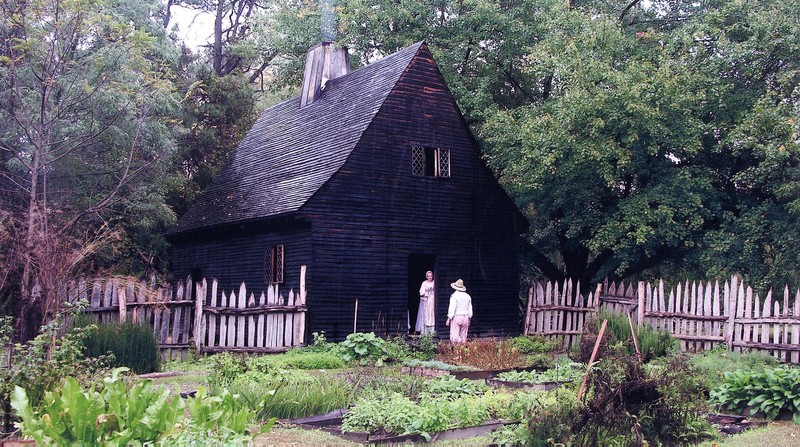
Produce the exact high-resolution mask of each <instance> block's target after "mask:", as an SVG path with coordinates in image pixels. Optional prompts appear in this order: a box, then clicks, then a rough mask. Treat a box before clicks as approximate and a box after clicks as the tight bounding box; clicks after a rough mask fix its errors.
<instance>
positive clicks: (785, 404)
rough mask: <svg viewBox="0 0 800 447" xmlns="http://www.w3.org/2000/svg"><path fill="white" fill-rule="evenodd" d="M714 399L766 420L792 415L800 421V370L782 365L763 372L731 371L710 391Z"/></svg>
mask: <svg viewBox="0 0 800 447" xmlns="http://www.w3.org/2000/svg"><path fill="white" fill-rule="evenodd" d="M711 402H712V403H714V404H718V405H720V406H721V407H723V408H725V409H728V410H732V411H735V412H737V413H752V414H760V415H763V416H764V417H766V418H767V419H771V420H774V419H778V418H783V419H787V418H791V419H792V420H793V421H794V422H795V423H798V424H800V369H798V368H796V367H789V366H780V367H777V368H766V369H762V370H760V371H730V372H726V373H725V378H724V380H723V382H722V385H721V386H720V387H719V388H717V389H716V390H713V391H711Z"/></svg>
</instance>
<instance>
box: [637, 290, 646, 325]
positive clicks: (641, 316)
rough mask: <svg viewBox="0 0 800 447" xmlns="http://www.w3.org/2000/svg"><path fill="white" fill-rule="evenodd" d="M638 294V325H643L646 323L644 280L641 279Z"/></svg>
mask: <svg viewBox="0 0 800 447" xmlns="http://www.w3.org/2000/svg"><path fill="white" fill-rule="evenodd" d="M636 294H637V296H638V298H639V307H638V309H636V319H637V320H638V321H637V322H636V325H637V326H641V325H642V324H643V323H644V281H639V284H638V287H637V290H636Z"/></svg>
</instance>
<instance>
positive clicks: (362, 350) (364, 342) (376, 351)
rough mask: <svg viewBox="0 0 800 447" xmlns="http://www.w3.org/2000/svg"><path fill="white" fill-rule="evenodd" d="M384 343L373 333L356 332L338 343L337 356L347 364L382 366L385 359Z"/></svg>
mask: <svg viewBox="0 0 800 447" xmlns="http://www.w3.org/2000/svg"><path fill="white" fill-rule="evenodd" d="M385 345H386V341H385V340H384V339H382V338H380V337H378V336H377V335H375V333H374V332H368V333H365V332H356V333H354V334H350V335H348V336H347V338H345V340H344V341H343V342H341V343H339V355H340V356H341V357H342V360H344V361H345V362H347V363H358V364H361V365H368V364H375V365H376V366H381V365H383V362H384V361H385V360H386V359H387V354H386V350H385V349H384V347H385Z"/></svg>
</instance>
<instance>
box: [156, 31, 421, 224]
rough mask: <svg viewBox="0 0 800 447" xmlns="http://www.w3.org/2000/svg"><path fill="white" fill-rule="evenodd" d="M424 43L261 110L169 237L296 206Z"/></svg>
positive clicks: (339, 161) (341, 156)
mask: <svg viewBox="0 0 800 447" xmlns="http://www.w3.org/2000/svg"><path fill="white" fill-rule="evenodd" d="M423 45H425V44H424V43H423V42H418V43H416V44H414V45H411V46H410V47H407V48H404V49H402V50H400V51H398V52H397V53H394V54H391V55H389V56H387V57H385V58H383V59H381V60H379V61H377V62H375V63H373V64H370V65H367V66H366V67H363V68H360V69H358V70H355V71H353V72H351V73H349V74H347V75H344V76H342V77H340V78H336V79H333V80H331V81H329V82H328V84H327V85H326V87H325V90H324V92H323V93H322V95H321V96H320V98H319V99H317V100H316V101H314V103H312V104H310V105H307V106H306V107H303V108H302V109H301V108H300V98H299V97H297V98H294V99H290V100H288V101H285V102H283V103H280V104H278V105H276V106H273V107H271V108H269V109H267V110H265V111H264V112H263V113H262V114H261V116H260V117H259V118H258V120H257V121H256V123H255V124H254V125H253V127H252V128H251V129H250V131H249V132H247V135H246V136H245V137H244V139H243V140H242V142H241V143H240V144H239V147H238V148H237V149H236V151H235V152H234V155H233V157H232V159H231V161H230V162H229V163H228V164H227V165H226V166H225V168H223V170H222V172H220V174H219V175H218V176H217V178H216V179H214V182H213V183H212V184H211V185H210V186H209V187H208V188H207V189H206V191H205V192H204V193H203V194H202V195H201V196H200V198H199V199H198V200H197V202H196V203H195V204H194V205H193V206H192V208H191V209H190V210H189V211H188V212H187V213H186V214H185V215H183V216H182V217H181V218H180V219H179V220H178V223H177V224H176V225H175V226H174V227H173V228H172V229H170V230H169V234H170V235H176V234H179V233H183V232H186V231H190V230H194V229H198V228H202V227H211V226H219V225H225V224H231V223H234V222H241V221H250V220H255V219H261V218H266V217H271V216H278V215H281V214H286V213H290V212H293V211H297V210H298V209H299V208H300V207H301V206H303V204H305V203H306V201H307V200H308V199H310V198H311V197H312V196H313V195H314V193H316V192H317V190H318V189H319V188H320V187H322V185H324V184H325V182H327V181H328V179H330V178H331V176H332V175H333V174H335V173H336V172H337V171H338V170H339V168H341V166H342V165H343V164H344V162H345V161H346V160H347V157H348V156H349V155H350V153H351V152H352V150H353V148H355V146H356V144H357V143H358V141H359V140H360V138H361V135H362V134H363V133H364V131H365V130H366V129H367V126H369V124H370V122H372V119H373V118H374V116H375V114H376V113H377V112H378V110H379V109H380V107H381V105H382V104H383V102H384V100H385V99H386V97H387V96H388V95H389V93H390V92H391V91H392V89H393V88H394V86H395V84H396V83H397V81H398V80H399V79H400V76H401V75H402V74H403V72H404V71H405V70H406V68H407V67H408V65H409V64H410V62H411V60H412V59H413V58H414V56H415V55H416V54H417V52H418V51H419V49H420V47H422V46H423Z"/></svg>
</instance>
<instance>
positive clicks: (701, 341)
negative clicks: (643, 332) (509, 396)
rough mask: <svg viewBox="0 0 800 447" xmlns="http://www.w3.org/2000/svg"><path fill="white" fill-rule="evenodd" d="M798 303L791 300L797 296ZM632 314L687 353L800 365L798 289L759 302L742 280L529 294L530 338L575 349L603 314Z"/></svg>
mask: <svg viewBox="0 0 800 447" xmlns="http://www.w3.org/2000/svg"><path fill="white" fill-rule="evenodd" d="M792 298H793V299H792ZM601 309H602V310H606V311H609V312H613V313H621V314H626V313H629V312H630V314H631V317H632V319H633V320H634V322H635V323H636V324H638V325H648V326H651V327H653V328H654V329H663V330H666V331H669V332H670V333H671V334H672V335H673V336H675V337H676V338H677V339H678V340H680V345H681V349H682V350H685V351H702V350H707V349H711V348H713V347H714V346H717V345H725V346H726V347H727V349H728V350H730V351H747V350H757V351H765V352H769V353H770V354H771V355H773V356H775V357H776V358H778V359H779V360H782V361H784V362H791V363H800V290H798V291H797V292H796V293H795V294H794V296H792V294H791V293H790V291H789V288H788V287H785V288H784V290H783V294H782V297H778V298H774V297H773V292H772V291H769V292H768V293H767V295H766V296H765V297H764V298H763V299H762V298H761V297H760V296H759V295H758V294H756V293H754V292H753V289H752V287H749V286H747V285H745V284H744V283H743V282H742V281H741V280H740V279H739V278H738V276H732V277H731V278H730V279H729V280H728V281H725V282H724V283H722V284H720V282H719V281H715V282H713V283H712V282H706V283H703V282H697V281H693V282H691V283H690V282H689V281H685V282H682V283H678V284H676V285H675V286H674V287H672V288H669V289H665V286H664V281H663V280H659V281H658V282H657V283H646V282H638V283H636V284H635V287H634V283H628V284H627V285H626V284H625V283H620V284H616V283H609V282H605V283H602V284H598V285H597V288H596V289H595V291H594V292H591V293H589V294H588V296H587V297H585V298H584V296H583V295H582V294H581V293H580V284H579V283H578V284H576V285H575V287H573V285H572V282H571V281H567V282H566V283H564V284H562V285H560V286H559V285H558V284H552V283H546V284H534V285H533V286H531V288H530V289H529V292H528V308H527V312H526V316H525V326H524V327H525V333H526V334H541V335H545V336H549V337H559V338H563V339H564V343H565V344H567V345H573V344H575V343H576V342H577V341H578V339H579V337H580V334H581V333H582V332H583V327H584V324H585V322H586V320H587V319H588V318H589V317H590V316H591V315H594V314H597V313H598V312H599V311H600V310H601Z"/></svg>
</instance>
